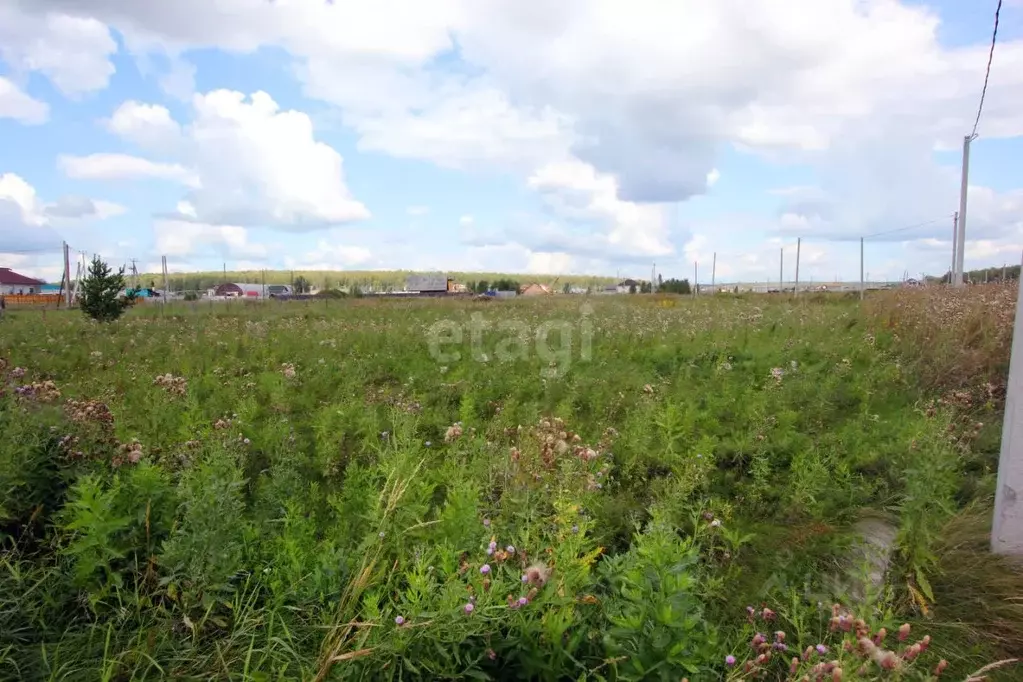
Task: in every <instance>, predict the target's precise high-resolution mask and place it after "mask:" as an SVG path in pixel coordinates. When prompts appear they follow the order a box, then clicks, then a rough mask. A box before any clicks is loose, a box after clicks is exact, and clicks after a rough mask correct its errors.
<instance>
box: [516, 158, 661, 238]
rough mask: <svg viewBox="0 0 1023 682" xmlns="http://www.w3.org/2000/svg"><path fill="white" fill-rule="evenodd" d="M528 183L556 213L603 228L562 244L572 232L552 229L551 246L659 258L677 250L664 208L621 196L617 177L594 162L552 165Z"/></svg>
mask: <svg viewBox="0 0 1023 682" xmlns="http://www.w3.org/2000/svg"><path fill="white" fill-rule="evenodd" d="M528 184H529V186H530V187H532V188H533V189H535V190H536V191H538V192H539V193H540V195H541V196H542V197H543V199H544V201H545V202H546V203H547V204H548V205H549V206H550V207H551V208H552V209H553V210H554V212H555V213H556V214H558V215H560V216H562V217H565V218H569V219H576V220H584V221H587V222H588V223H592V224H596V225H597V226H599V228H601V231H600V232H597V233H596V234H592V233H591V234H586V235H580V236H575V237H567V238H566V239H565V241H564V242H562V243H558V242H559V241H560V239H561V236H563V235H567V234H568V232H567V231H562V230H559V229H554V230H551V231H549V232H548V235H547V237H548V245H549V246H556V247H564V248H566V250H570V251H574V252H579V253H591V254H598V255H605V256H607V255H610V254H612V253H613V254H615V255H617V256H619V257H629V256H633V257H656V256H664V255H667V254H670V253H672V252H673V251H674V247H673V245H672V244H671V243H670V241H669V240H668V224H667V220H666V216H665V210H664V207H663V206H659V205H654V204H639V203H636V202H632V201H624V200H622V199H621V198H620V188H619V185H618V181H617V179H616V178H615V177H614V176H612V175H609V174H606V173H599V172H597V171H596V169H594V168H593V166H591V165H589V164H586V163H583V162H581V161H578V160H570V161H564V162H556V163H552V164H547V165H545V166H543V167H541V168H539V169H538V170H537V171H536V172H535V173H534V174H533V175H532V176H531V177H530V178H529V181H528ZM552 237H553V238H554V240H553V242H552V241H550V238H552Z"/></svg>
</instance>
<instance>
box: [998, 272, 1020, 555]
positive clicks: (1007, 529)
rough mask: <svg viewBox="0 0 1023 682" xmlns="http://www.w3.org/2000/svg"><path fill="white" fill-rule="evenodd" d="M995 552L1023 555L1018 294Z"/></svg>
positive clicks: (1000, 463) (1001, 462) (1004, 425)
mask: <svg viewBox="0 0 1023 682" xmlns="http://www.w3.org/2000/svg"><path fill="white" fill-rule="evenodd" d="M991 551H993V552H995V553H996V554H1016V555H1023V296H1020V295H1019V293H1018V292H1017V294H1016V321H1015V323H1014V325H1013V331H1012V355H1011V356H1010V360H1009V384H1008V387H1007V389H1006V395H1005V416H1004V421H1003V423H1002V452H1001V455H1000V456H999V458H998V484H997V487H996V488H995V517H994V521H993V522H992V524H991Z"/></svg>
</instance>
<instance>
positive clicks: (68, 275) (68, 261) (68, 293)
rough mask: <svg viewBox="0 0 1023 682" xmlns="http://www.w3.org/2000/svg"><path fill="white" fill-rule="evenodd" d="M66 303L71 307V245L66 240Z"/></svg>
mask: <svg viewBox="0 0 1023 682" xmlns="http://www.w3.org/2000/svg"><path fill="white" fill-rule="evenodd" d="M64 303H65V304H67V307H68V308H70V307H71V247H69V246H68V245H67V242H64Z"/></svg>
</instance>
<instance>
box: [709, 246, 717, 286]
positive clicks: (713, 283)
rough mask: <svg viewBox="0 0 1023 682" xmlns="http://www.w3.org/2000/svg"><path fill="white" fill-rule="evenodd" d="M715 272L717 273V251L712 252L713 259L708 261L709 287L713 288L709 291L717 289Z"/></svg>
mask: <svg viewBox="0 0 1023 682" xmlns="http://www.w3.org/2000/svg"><path fill="white" fill-rule="evenodd" d="M717 274H718V252H717V251H715V252H714V259H713V260H711V262H710V288H711V289H712V290H713V291H711V293H714V292H715V291H717V289H716V284H717Z"/></svg>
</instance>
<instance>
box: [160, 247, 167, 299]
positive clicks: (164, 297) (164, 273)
mask: <svg viewBox="0 0 1023 682" xmlns="http://www.w3.org/2000/svg"><path fill="white" fill-rule="evenodd" d="M161 258H162V260H163V306H161V308H160V310H161V311H162V312H166V310H165V309H166V307H167V256H162V257H161Z"/></svg>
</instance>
